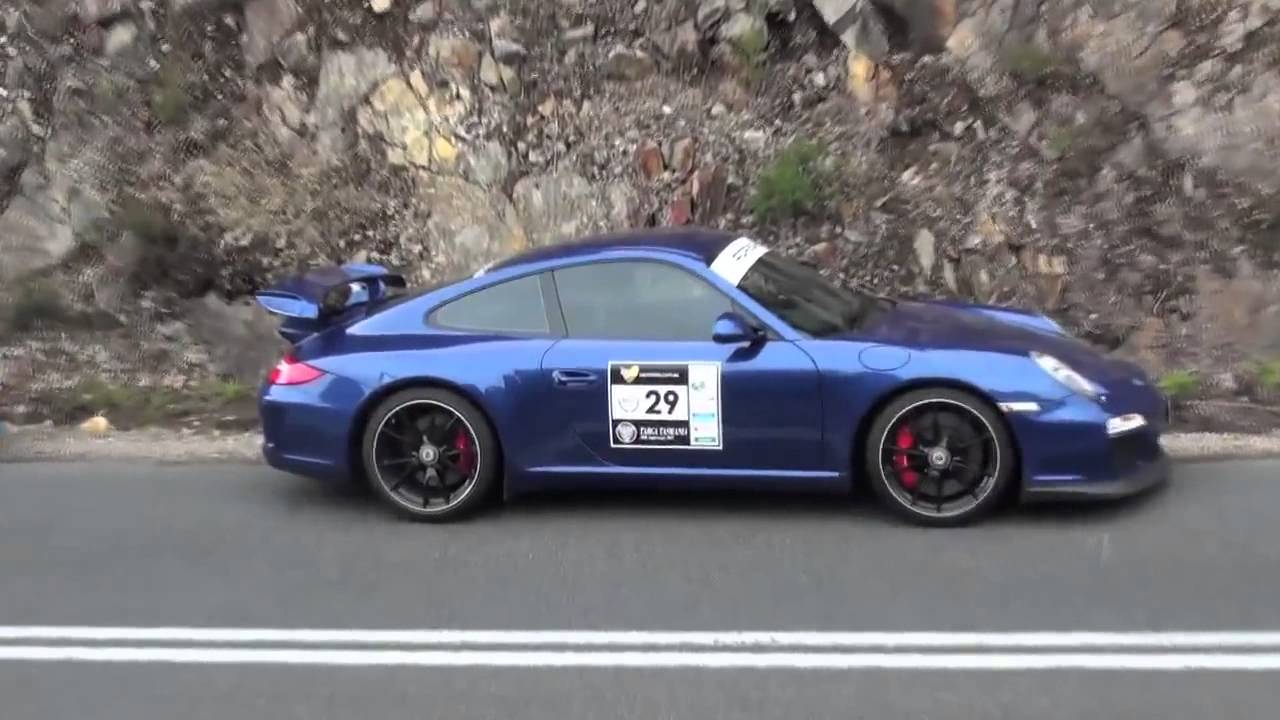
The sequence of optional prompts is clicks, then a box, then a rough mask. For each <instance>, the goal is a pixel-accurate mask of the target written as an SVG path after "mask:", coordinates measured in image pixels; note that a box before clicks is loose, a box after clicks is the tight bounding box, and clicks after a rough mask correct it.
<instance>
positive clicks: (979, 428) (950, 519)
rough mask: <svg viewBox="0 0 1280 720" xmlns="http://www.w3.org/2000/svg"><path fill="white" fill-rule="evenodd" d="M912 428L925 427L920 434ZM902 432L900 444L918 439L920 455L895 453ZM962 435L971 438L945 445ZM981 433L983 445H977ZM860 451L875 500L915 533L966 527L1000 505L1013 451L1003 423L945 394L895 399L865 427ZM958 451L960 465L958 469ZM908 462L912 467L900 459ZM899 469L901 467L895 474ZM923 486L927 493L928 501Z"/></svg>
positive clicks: (957, 394)
mask: <svg viewBox="0 0 1280 720" xmlns="http://www.w3.org/2000/svg"><path fill="white" fill-rule="evenodd" d="M930 414H932V416H933V417H934V419H933V421H932V428H929V427H927V426H928V425H929V424H930V420H929V418H930ZM918 423H924V424H925V426H926V427H925V429H923V430H921V429H920V428H919V427H918V426H917V424H918ZM904 426H906V428H907V430H906V432H907V438H913V437H914V433H915V432H916V431H919V436H920V438H921V439H922V440H921V443H920V447H907V448H902V446H901V444H900V442H901V438H902V436H901V435H899V433H901V432H903V430H902V429H903V427H904ZM966 428H968V430H970V431H971V432H972V436H970V437H965V438H963V440H964V442H962V443H954V442H953V440H952V439H951V438H950V437H949V435H950V434H951V433H957V434H959V433H960V432H961V431H962V430H965V429H966ZM891 431H892V432H893V433H894V437H892V438H891V437H890V433H891ZM984 432H985V433H986V434H987V437H986V438H979V437H978V436H979V435H981V434H982V433H984ZM934 435H940V437H933V436H934ZM953 445H954V446H955V447H954V448H953V447H952V446H953ZM863 447H864V448H865V457H864V463H863V464H864V471H865V472H866V474H867V482H868V484H869V485H870V486H871V489H872V491H873V492H875V494H876V497H877V499H878V500H879V501H880V503H881V504H882V505H883V506H884V507H885V508H887V509H888V510H889V511H891V512H893V513H894V514H895V515H897V516H898V517H899V518H902V519H903V520H906V521H908V522H910V523H913V524H916V525H923V526H928V527H955V526H961V525H969V524H972V523H974V522H976V521H978V520H980V519H982V518H984V517H986V516H987V515H989V514H990V513H991V512H993V511H994V510H995V509H996V508H997V507H999V506H1000V505H1001V504H1002V502H1003V498H1004V497H1006V495H1007V494H1008V491H1009V489H1010V485H1011V483H1013V482H1014V481H1015V477H1016V475H1015V469H1016V465H1017V456H1016V450H1015V448H1014V446H1013V441H1012V439H1011V438H1010V435H1009V430H1008V428H1007V427H1006V426H1005V423H1004V419H1003V418H1002V417H1001V416H1000V415H999V413H998V412H997V411H996V410H995V409H994V408H992V407H991V405H990V404H989V403H987V402H985V401H983V400H982V399H981V398H978V397H976V396H975V395H973V394H972V393H968V392H963V391H960V390H953V389H951V388H924V389H921V390H913V391H911V392H908V393H904V394H903V395H901V396H899V397H897V398H894V399H893V400H892V401H891V402H890V403H889V404H888V405H887V406H886V407H885V408H884V409H883V410H881V411H880V413H879V414H878V415H877V416H876V418H875V420H874V421H873V422H872V424H871V427H870V429H869V430H868V431H867V437H866V438H865V442H864V443H863ZM975 448H978V449H980V450H981V456H980V458H981V459H974V458H978V457H979V456H978V455H976V454H975V450H974V449H975ZM938 449H942V450H945V451H946V453H945V455H944V454H939V453H936V452H935V451H936V450H938ZM960 451H962V452H963V458H964V459H963V463H964V464H963V465H961V464H959V463H960V461H961V452H960ZM953 452H954V453H955V454H953ZM917 453H918V455H917ZM908 454H910V457H911V458H914V459H911V460H908V459H906V458H908ZM886 457H887V458H889V459H888V460H886V459H885V458H886ZM943 460H945V463H946V464H945V465H943V464H941V461H943ZM935 461H937V462H938V463H939V464H935ZM898 462H903V463H908V466H907V467H902V468H898V467H896V466H895V464H896V463H898ZM915 463H920V464H919V465H917V464H915ZM979 466H980V467H979ZM913 472H914V473H915V476H916V477H915V481H914V482H915V484H914V485H911V484H910V480H911V478H910V477H909V475H910V473H913ZM970 483H972V487H970ZM926 484H928V485H930V486H932V487H931V488H930V491H929V493H930V494H929V496H928V497H925V488H924V486H925V485H926ZM947 488H951V490H952V491H953V492H954V494H955V496H956V499H955V500H954V501H953V503H954V505H953V506H946V505H944V504H943V500H942V498H947V497H950V495H951V493H949V492H948V490H947Z"/></svg>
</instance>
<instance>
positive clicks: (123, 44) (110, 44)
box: [102, 20, 138, 57]
mask: <svg viewBox="0 0 1280 720" xmlns="http://www.w3.org/2000/svg"><path fill="white" fill-rule="evenodd" d="M137 39H138V26H137V25H136V24H135V23H134V22H133V21H131V20H121V21H120V22H116V23H112V24H111V27H110V28H109V29H108V30H107V37H106V39H105V40H103V42H102V51H103V52H104V53H106V54H107V56H108V57H110V56H112V55H118V54H120V53H121V52H123V51H125V50H127V49H128V48H130V47H132V46H133V43H134V41H136V40H137Z"/></svg>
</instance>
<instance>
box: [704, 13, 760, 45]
mask: <svg viewBox="0 0 1280 720" xmlns="http://www.w3.org/2000/svg"><path fill="white" fill-rule="evenodd" d="M716 37H717V38H719V39H720V40H721V41H722V42H733V43H736V42H741V41H743V40H746V39H748V38H752V37H763V38H768V37H769V28H768V27H767V26H766V25H765V22H764V19H763V18H761V17H758V16H756V15H752V14H751V13H745V12H740V13H734V15H733V16H732V17H730V18H729V19H728V21H726V22H725V23H724V24H723V25H721V26H720V29H719V30H717V31H716Z"/></svg>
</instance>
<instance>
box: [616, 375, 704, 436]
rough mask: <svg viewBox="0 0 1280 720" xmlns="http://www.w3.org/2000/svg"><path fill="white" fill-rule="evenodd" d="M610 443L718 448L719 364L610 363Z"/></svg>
mask: <svg viewBox="0 0 1280 720" xmlns="http://www.w3.org/2000/svg"><path fill="white" fill-rule="evenodd" d="M609 445H610V446H611V447H615V448H681V447H682V448H705V449H709V450H718V449H720V364H719V363H710V362H702V363H699V362H693V363H631V362H611V363H609Z"/></svg>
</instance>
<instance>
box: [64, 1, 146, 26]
mask: <svg viewBox="0 0 1280 720" xmlns="http://www.w3.org/2000/svg"><path fill="white" fill-rule="evenodd" d="M135 9H136V5H135V4H134V0H78V1H77V2H76V16H77V17H78V18H79V19H80V22H82V23H84V24H86V25H92V24H95V23H106V22H109V21H111V20H115V19H116V18H118V17H120V16H121V15H126V14H129V13H132V12H133V11H134V10H135Z"/></svg>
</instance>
